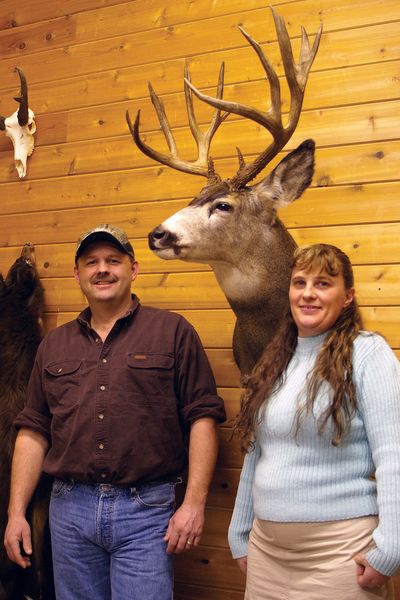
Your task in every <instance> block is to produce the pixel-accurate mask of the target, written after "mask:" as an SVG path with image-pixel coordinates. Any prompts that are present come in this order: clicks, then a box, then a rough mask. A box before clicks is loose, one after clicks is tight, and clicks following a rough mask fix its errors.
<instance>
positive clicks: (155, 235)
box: [148, 226, 177, 250]
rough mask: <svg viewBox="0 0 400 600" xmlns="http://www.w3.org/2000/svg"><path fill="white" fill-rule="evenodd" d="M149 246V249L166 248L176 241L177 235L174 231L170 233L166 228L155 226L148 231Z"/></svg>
mask: <svg viewBox="0 0 400 600" xmlns="http://www.w3.org/2000/svg"><path fill="white" fill-rule="evenodd" d="M148 238H149V246H150V249H151V250H155V249H156V248H161V247H162V248H166V247H168V246H172V245H173V243H174V242H176V240H177V237H176V235H175V234H174V233H171V232H170V231H168V230H167V229H164V228H163V227H161V226H158V227H156V228H155V229H153V231H151V232H150V233H149V236H148Z"/></svg>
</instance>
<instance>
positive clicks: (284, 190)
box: [254, 140, 315, 208]
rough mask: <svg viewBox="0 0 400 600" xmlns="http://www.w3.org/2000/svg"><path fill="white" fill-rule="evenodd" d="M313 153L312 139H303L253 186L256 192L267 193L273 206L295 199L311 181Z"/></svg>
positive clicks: (276, 206) (283, 204)
mask: <svg viewBox="0 0 400 600" xmlns="http://www.w3.org/2000/svg"><path fill="white" fill-rule="evenodd" d="M314 153H315V142H314V140H305V141H304V142H303V143H302V144H301V145H300V146H299V147H298V148H296V150H293V151H292V152H290V153H289V154H288V155H287V156H285V158H284V159H283V160H281V162H280V163H279V164H278V165H277V166H276V167H275V169H274V170H273V171H272V172H271V173H270V174H269V175H268V177H266V178H265V179H264V180H263V181H261V182H260V183H259V184H257V185H255V186H254V188H257V192H258V193H261V194H262V193H263V192H264V193H266V194H268V197H269V198H270V199H272V201H273V202H274V204H275V208H280V207H282V206H286V205H287V204H290V203H291V202H293V201H294V200H297V198H300V196H301V195H302V193H303V192H304V190H305V189H307V188H308V186H309V185H310V183H311V180H312V176H313V173H314Z"/></svg>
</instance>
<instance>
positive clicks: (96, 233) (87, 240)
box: [75, 223, 135, 263]
mask: <svg viewBox="0 0 400 600" xmlns="http://www.w3.org/2000/svg"><path fill="white" fill-rule="evenodd" d="M98 241H105V242H110V243H111V244H114V246H117V248H118V249H119V250H121V252H125V254H129V256H131V257H132V258H133V260H135V253H134V251H133V248H132V245H131V243H130V241H129V240H128V236H127V235H126V233H125V231H122V229H120V228H119V227H116V226H115V225H110V224H109V223H104V224H102V225H97V227H94V228H93V229H90V231H86V232H85V233H83V234H82V235H81V237H80V238H79V240H78V243H77V246H76V251H75V263H76V262H77V260H78V258H79V257H80V255H81V254H82V252H83V251H84V250H85V248H87V247H88V246H89V244H93V242H98Z"/></svg>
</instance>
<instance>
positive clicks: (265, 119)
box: [186, 8, 322, 189]
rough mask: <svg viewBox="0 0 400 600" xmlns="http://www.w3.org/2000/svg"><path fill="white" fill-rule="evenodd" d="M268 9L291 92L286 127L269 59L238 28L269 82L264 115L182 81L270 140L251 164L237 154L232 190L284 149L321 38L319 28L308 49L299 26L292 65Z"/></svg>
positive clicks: (282, 30) (281, 25) (279, 22)
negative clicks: (254, 125) (298, 42)
mask: <svg viewBox="0 0 400 600" xmlns="http://www.w3.org/2000/svg"><path fill="white" fill-rule="evenodd" d="M271 10H272V14H273V17H274V21H275V28H276V32H277V36H278V42H279V48H280V52H281V56H282V62H283V67H284V70H285V75H286V79H287V81H288V84H289V89H290V93H291V101H290V111H289V118H288V122H287V124H286V125H284V124H283V122H282V110H281V91H280V83H279V79H278V76H277V74H276V72H275V70H274V68H273V67H272V65H271V63H270V62H269V60H268V59H267V58H266V56H265V55H264V52H263V51H262V49H261V46H260V45H259V44H258V42H256V41H255V40H254V39H253V38H252V37H251V36H250V35H249V34H248V33H247V32H246V31H245V30H244V29H243V28H242V27H239V29H240V31H241V32H242V34H243V35H244V37H245V38H246V39H247V41H248V42H249V43H250V45H251V46H252V47H253V48H254V50H255V52H256V54H257V56H258V58H259V59H260V62H261V64H262V66H263V67H264V70H265V73H266V75H267V78H268V81H269V85H270V90H271V107H270V109H269V110H268V111H267V112H263V111H260V110H257V109H255V108H251V107H249V106H245V105H244V104H238V103H236V102H228V101H226V100H222V99H221V98H218V97H217V98H213V97H211V96H207V95H206V94H203V93H202V92H200V91H199V90H198V89H197V88H195V87H194V86H193V85H192V83H191V82H190V81H189V80H186V84H187V85H188V86H189V87H190V89H191V90H192V91H193V93H194V94H195V95H196V96H197V97H198V98H199V99H200V100H203V101H204V102H206V103H207V104H210V105H211V106H214V107H215V108H216V109H219V110H225V111H227V112H228V113H235V114H237V115H240V116H242V117H246V118H248V119H251V120H252V121H255V122H257V123H259V124H260V125H262V126H263V127H265V128H266V129H267V130H268V131H269V132H270V133H271V135H272V137H273V141H272V143H271V144H270V145H269V146H268V148H266V150H264V151H263V152H262V153H261V154H260V155H259V156H258V157H257V158H256V159H255V160H254V162H253V163H251V164H249V165H245V164H244V161H243V159H242V158H243V157H241V154H240V155H239V170H238V172H237V173H236V175H235V176H234V177H233V178H232V179H231V180H230V182H229V183H230V187H231V188H232V189H239V188H243V187H244V186H245V185H246V183H248V182H249V181H251V180H252V179H254V177H256V175H258V173H259V172H260V171H261V170H262V169H263V168H264V167H265V166H266V165H267V163H268V162H269V161H270V160H271V159H272V158H273V157H274V156H275V155H276V154H277V153H278V152H279V151H280V150H281V149H282V148H283V147H284V145H285V144H286V142H287V141H288V140H289V139H290V137H291V135H292V134H293V132H294V130H295V128H296V125H297V123H298V120H299V117H300V112H301V107H302V104H303V97H304V90H305V87H306V83H307V78H308V74H309V72H310V69H311V65H312V64H313V62H314V58H315V55H316V53H317V51H318V46H319V42H320V39H321V34H322V25H321V26H320V28H319V30H318V32H317V35H316V36H315V40H314V44H313V47H312V49H310V44H309V40H308V35H307V32H306V31H305V29H304V28H303V27H302V43H301V50H300V60H299V64H298V65H296V64H295V62H294V59H293V53H292V47H291V43H290V39H289V35H288V32H287V29H286V26H285V22H284V20H283V18H282V17H281V16H280V15H278V14H277V13H276V11H275V10H274V9H273V8H271Z"/></svg>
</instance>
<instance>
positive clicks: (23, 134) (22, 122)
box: [0, 67, 36, 178]
mask: <svg viewBox="0 0 400 600" xmlns="http://www.w3.org/2000/svg"><path fill="white" fill-rule="evenodd" d="M15 70H16V71H17V72H18V75H19V78H20V80H21V95H20V96H18V97H17V98H14V100H16V101H17V102H19V104H20V107H19V109H18V110H16V111H15V112H14V113H13V114H12V115H11V116H10V117H1V116H0V129H1V130H2V131H5V134H6V135H7V136H8V137H9V138H11V141H12V143H13V146H14V160H15V166H16V168H17V171H18V175H19V176H20V178H22V177H25V175H26V161H27V158H28V156H30V155H31V154H32V152H33V147H34V139H33V134H34V133H35V131H36V123H35V115H34V113H33V111H32V110H31V109H30V108H28V86H27V83H26V78H25V75H24V74H23V72H22V71H21V69H19V68H18V67H16V68H15Z"/></svg>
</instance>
